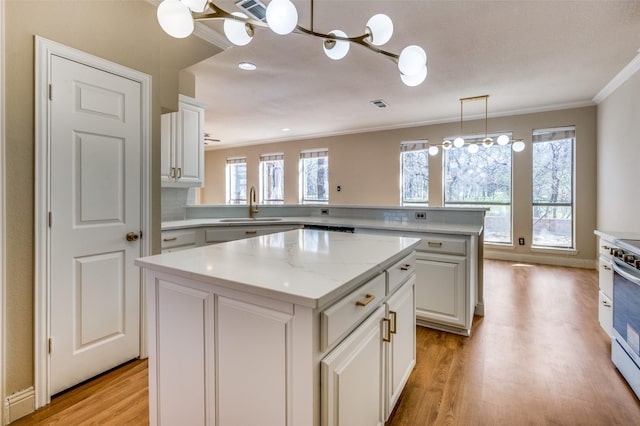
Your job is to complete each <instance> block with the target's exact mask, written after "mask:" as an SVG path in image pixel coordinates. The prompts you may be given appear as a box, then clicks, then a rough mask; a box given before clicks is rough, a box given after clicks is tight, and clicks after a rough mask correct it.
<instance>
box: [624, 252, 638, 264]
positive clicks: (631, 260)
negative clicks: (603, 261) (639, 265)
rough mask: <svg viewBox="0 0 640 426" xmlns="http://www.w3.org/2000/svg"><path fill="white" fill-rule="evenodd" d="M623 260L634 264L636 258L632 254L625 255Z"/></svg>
mask: <svg viewBox="0 0 640 426" xmlns="http://www.w3.org/2000/svg"><path fill="white" fill-rule="evenodd" d="M622 260H623V261H624V262H626V263H632V262H633V261H634V260H636V257H635V256H634V255H632V254H623V255H622Z"/></svg>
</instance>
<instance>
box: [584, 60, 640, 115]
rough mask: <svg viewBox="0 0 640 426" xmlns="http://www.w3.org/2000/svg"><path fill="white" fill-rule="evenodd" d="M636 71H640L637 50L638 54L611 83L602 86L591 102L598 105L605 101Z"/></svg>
mask: <svg viewBox="0 0 640 426" xmlns="http://www.w3.org/2000/svg"><path fill="white" fill-rule="evenodd" d="M638 70H640V50H638V54H637V55H636V57H635V58H633V59H632V60H631V62H629V63H628V64H627V66H625V67H624V68H622V71H620V72H619V73H618V74H617V75H616V76H615V77H613V79H611V81H610V82H609V83H607V85H606V86H604V87H603V88H602V90H600V91H599V92H598V94H597V95H595V96H594V97H593V102H595V103H596V104H599V103H600V102H602V101H604V100H605V99H607V97H608V96H609V95H610V94H612V93H613V92H615V91H616V89H618V88H619V87H620V86H622V85H623V84H624V83H625V82H626V81H627V80H629V78H631V76H633V75H634V74H635V73H636V72H637V71H638Z"/></svg>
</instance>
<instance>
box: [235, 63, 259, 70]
mask: <svg viewBox="0 0 640 426" xmlns="http://www.w3.org/2000/svg"><path fill="white" fill-rule="evenodd" d="M238 68H240V69H241V70H245V71H254V70H255V69H256V68H257V67H256V66H255V64H252V63H251V62H240V63H239V64H238Z"/></svg>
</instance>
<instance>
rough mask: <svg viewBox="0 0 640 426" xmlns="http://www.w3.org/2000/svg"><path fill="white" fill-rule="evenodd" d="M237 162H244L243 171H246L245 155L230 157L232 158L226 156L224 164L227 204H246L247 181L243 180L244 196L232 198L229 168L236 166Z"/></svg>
mask: <svg viewBox="0 0 640 426" xmlns="http://www.w3.org/2000/svg"><path fill="white" fill-rule="evenodd" d="M239 164H244V165H245V173H246V167H247V158H246V157H232V158H227V166H226V180H227V183H226V203H227V204H228V205H234V206H236V205H243V204H247V182H246V181H245V184H244V186H245V188H244V194H245V197H244V198H233V194H232V193H231V192H232V191H231V190H232V188H231V183H232V182H231V181H232V179H231V177H232V173H231V168H233V167H237V165H239Z"/></svg>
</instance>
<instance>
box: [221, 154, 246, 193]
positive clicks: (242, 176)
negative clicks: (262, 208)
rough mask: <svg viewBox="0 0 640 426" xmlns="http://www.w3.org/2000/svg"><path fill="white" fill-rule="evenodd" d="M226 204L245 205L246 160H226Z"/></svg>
mask: <svg viewBox="0 0 640 426" xmlns="http://www.w3.org/2000/svg"><path fill="white" fill-rule="evenodd" d="M226 174H227V204H247V159H246V158H228V159H227V173H226Z"/></svg>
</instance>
